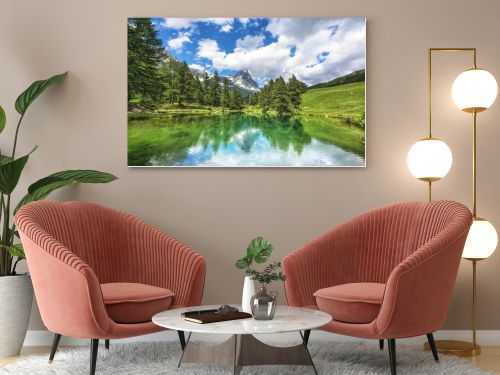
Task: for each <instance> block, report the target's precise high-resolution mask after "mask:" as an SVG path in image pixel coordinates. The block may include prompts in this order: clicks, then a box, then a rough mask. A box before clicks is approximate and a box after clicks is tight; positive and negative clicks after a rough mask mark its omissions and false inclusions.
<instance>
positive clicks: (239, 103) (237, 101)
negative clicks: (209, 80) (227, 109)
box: [232, 90, 245, 111]
mask: <svg viewBox="0 0 500 375" xmlns="http://www.w3.org/2000/svg"><path fill="white" fill-rule="evenodd" d="M232 96H233V100H232V108H233V109H235V110H237V111H241V110H242V109H243V108H244V107H245V105H244V104H243V95H242V93H241V91H240V90H233V95H232Z"/></svg>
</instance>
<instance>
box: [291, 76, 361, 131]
mask: <svg viewBox="0 0 500 375" xmlns="http://www.w3.org/2000/svg"><path fill="white" fill-rule="evenodd" d="M300 112H301V115H306V116H333V117H339V118H346V117H352V118H355V119H361V118H362V119H363V123H364V117H365V83H364V82H356V83H349V84H347V85H342V86H335V87H327V88H320V89H310V90H307V91H306V92H305V93H304V94H303V95H302V105H301V106H300Z"/></svg>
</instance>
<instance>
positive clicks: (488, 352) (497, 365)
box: [0, 346, 500, 374]
mask: <svg viewBox="0 0 500 375" xmlns="http://www.w3.org/2000/svg"><path fill="white" fill-rule="evenodd" d="M481 350H482V353H481V355H479V356H477V357H472V358H464V359H466V360H468V361H471V362H472V363H474V364H475V365H476V366H477V367H480V368H482V369H485V370H490V371H493V372H496V373H498V374H500V346H483V347H482V348H481ZM49 352H50V347H48V346H34V347H27V348H23V350H22V352H21V356H20V357H12V358H4V359H0V367H2V366H5V365H7V364H10V363H14V362H16V361H17V360H18V359H20V358H26V357H28V356H30V355H34V354H46V355H47V359H48V356H49Z"/></svg>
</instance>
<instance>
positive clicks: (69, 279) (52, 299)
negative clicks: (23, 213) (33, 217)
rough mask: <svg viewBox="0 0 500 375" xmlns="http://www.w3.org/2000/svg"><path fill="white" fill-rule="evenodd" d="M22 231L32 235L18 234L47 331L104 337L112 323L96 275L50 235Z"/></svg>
mask: <svg viewBox="0 0 500 375" xmlns="http://www.w3.org/2000/svg"><path fill="white" fill-rule="evenodd" d="M18 222H19V220H18ZM21 227H23V225H22V224H21ZM30 227H31V228H30ZM23 229H24V230H26V229H27V230H28V231H29V232H30V233H29V235H27V234H25V232H24V231H23V230H21V229H20V230H19V233H20V237H21V241H22V243H23V245H24V249H25V252H26V259H27V262H28V266H29V270H30V274H31V277H32V279H33V284H34V285H36V287H35V296H36V300H37V302H38V306H39V309H40V314H41V316H42V319H43V322H44V323H45V325H46V326H47V328H48V329H49V330H50V331H52V332H55V333H59V334H62V335H64V336H73V337H80V338H96V337H102V336H104V335H105V334H106V333H107V331H108V330H109V329H110V327H111V323H112V322H111V319H110V318H109V317H108V314H107V312H106V308H105V306H104V302H103V298H102V293H101V288H100V285H99V281H98V280H97V277H96V275H95V274H94V272H93V271H92V270H91V269H90V267H89V266H88V265H87V264H86V263H85V262H83V261H82V260H81V259H80V258H78V257H77V256H75V255H74V254H73V253H72V252H70V251H69V250H68V249H66V248H65V247H64V246H63V245H62V244H60V243H59V242H57V241H55V240H54V239H52V238H51V237H50V236H48V235H47V234H43V232H41V231H40V230H38V229H36V228H33V226H30V225H28V228H23ZM30 229H31V230H30ZM31 238H33V240H32V239H31Z"/></svg>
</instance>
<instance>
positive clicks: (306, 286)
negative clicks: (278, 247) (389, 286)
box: [283, 219, 356, 307]
mask: <svg viewBox="0 0 500 375" xmlns="http://www.w3.org/2000/svg"><path fill="white" fill-rule="evenodd" d="M355 233H356V219H353V220H350V221H348V222H346V223H344V224H341V225H339V226H337V227H335V228H333V229H331V230H330V231H328V232H326V233H324V234H322V235H320V236H318V237H316V238H315V239H313V240H312V241H310V242H309V243H307V244H306V245H304V246H302V247H301V248H300V249H298V250H296V251H294V252H292V253H290V254H288V255H287V256H286V257H285V258H284V259H283V272H284V274H285V275H286V277H287V278H286V281H285V293H286V298H287V301H288V304H289V305H290V306H298V307H300V306H307V305H315V304H316V301H315V298H314V296H313V294H314V292H316V291H317V290H318V289H321V288H326V287H330V286H335V285H338V284H343V283H344V282H348V281H347V279H348V278H349V277H351V275H350V273H349V269H351V263H352V259H353V256H352V254H346V253H349V252H351V251H352V250H353V248H354V244H355V242H356V237H355Z"/></svg>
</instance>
